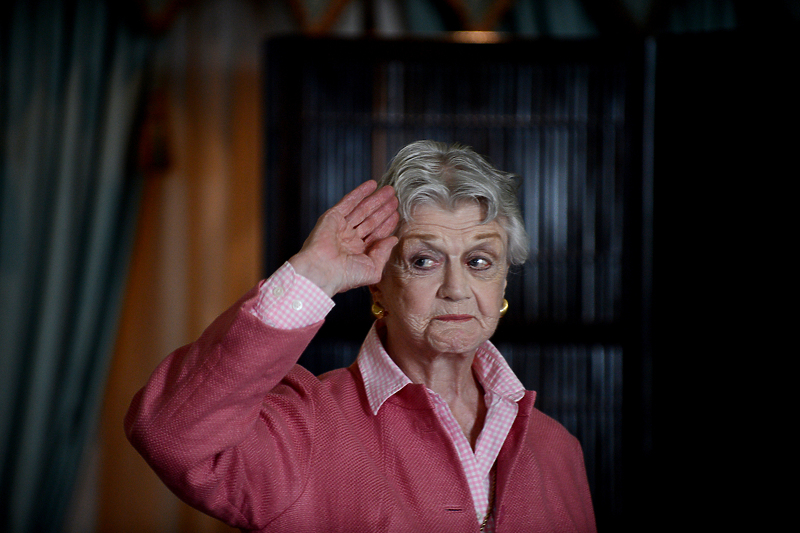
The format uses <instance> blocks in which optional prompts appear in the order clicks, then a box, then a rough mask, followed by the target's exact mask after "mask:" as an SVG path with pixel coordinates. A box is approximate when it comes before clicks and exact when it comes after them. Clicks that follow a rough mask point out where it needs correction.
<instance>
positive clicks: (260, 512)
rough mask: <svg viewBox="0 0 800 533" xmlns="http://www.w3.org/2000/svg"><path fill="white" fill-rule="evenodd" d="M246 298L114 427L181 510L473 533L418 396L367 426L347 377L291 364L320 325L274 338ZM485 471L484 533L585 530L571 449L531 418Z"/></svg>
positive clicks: (254, 520)
mask: <svg viewBox="0 0 800 533" xmlns="http://www.w3.org/2000/svg"><path fill="white" fill-rule="evenodd" d="M255 294H256V293H255V290H254V291H251V292H250V293H249V294H247V295H245V297H243V298H242V300H240V302H238V303H237V305H235V306H233V307H232V308H231V309H229V310H227V311H226V312H225V313H223V314H222V315H221V316H220V317H219V318H217V320H215V321H214V323H213V324H212V325H211V326H209V328H208V329H207V330H206V331H205V332H204V333H203V335H202V336H201V337H200V339H198V340H197V341H196V342H194V343H192V344H190V345H187V346H184V347H182V348H180V349H178V350H176V351H175V352H173V353H172V354H171V355H170V356H169V357H168V358H167V359H165V360H164V362H162V363H161V364H160V365H159V367H158V368H157V369H156V370H155V372H154V373H153V375H152V376H151V378H150V380H149V381H148V383H147V385H146V386H145V387H144V388H143V389H142V390H140V391H139V392H138V393H137V394H136V396H135V397H134V399H133V402H132V404H131V406H130V409H129V411H128V414H127V416H126V418H125V429H126V432H127V435H128V438H129V439H130V441H131V443H132V444H133V445H134V446H135V447H136V449H137V450H139V452H140V453H141V454H142V456H143V457H144V458H145V459H146V460H147V462H148V463H149V464H150V465H151V466H152V468H153V469H154V470H155V471H156V472H157V473H158V475H159V476H160V477H161V479H162V480H163V481H164V483H166V484H167V486H169V488H170V489H171V490H172V491H174V492H175V493H176V494H177V495H178V496H179V497H181V498H182V499H183V500H184V501H186V502H187V503H189V504H190V505H192V506H194V507H196V508H198V509H200V510H202V511H204V512H206V513H208V514H210V515H212V516H215V517H217V518H219V519H220V520H222V521H224V522H227V523H228V524H230V525H232V526H234V527H239V528H242V529H246V530H260V531H286V532H292V533H302V532H311V531H345V532H373V531H387V532H388V531H392V532H395V531H396V532H405V531H415V532H416V531H423V532H450V531H452V532H457V533H463V532H468V531H478V528H479V524H478V522H477V519H476V516H475V510H474V507H473V503H472V499H471V496H470V492H469V487H468V485H467V480H466V477H465V476H464V473H463V471H462V470H461V469H460V467H459V461H458V457H457V455H456V451H455V449H454V447H453V446H452V444H450V441H449V440H448V439H447V438H446V437H445V433H444V429H442V427H441V426H440V424H439V421H438V418H437V417H436V414H435V412H434V410H433V405H432V403H431V401H430V399H429V397H428V394H427V391H426V390H425V387H424V386H422V385H407V386H406V387H405V388H404V389H402V390H401V391H400V392H398V393H397V394H395V395H394V396H392V397H391V398H389V400H387V401H386V403H385V404H384V405H383V406H382V407H381V409H380V411H379V412H378V414H377V416H375V415H373V414H372V413H371V411H370V408H369V405H368V403H367V399H366V396H365V393H364V386H363V382H362V380H361V376H360V373H359V371H358V368H357V366H356V365H355V364H354V365H352V366H351V367H349V368H346V369H340V370H336V371H333V372H330V373H328V374H326V375H324V376H321V377H320V378H317V377H315V376H313V375H312V374H311V373H309V372H308V371H306V370H305V369H303V368H302V367H300V366H298V365H296V361H297V359H298V358H299V356H300V354H301V353H302V351H303V350H304V349H305V347H306V345H307V344H308V342H309V341H310V340H311V338H312V337H313V336H314V334H315V333H316V331H317V330H318V329H319V326H320V325H321V323H319V324H316V325H315V326H311V327H308V328H302V329H299V330H279V329H273V328H270V327H268V326H266V325H265V324H263V323H262V322H261V321H259V320H258V319H257V318H255V317H254V316H253V315H252V314H251V313H249V312H248V308H249V307H250V306H252V305H253V298H254V296H255ZM533 400H534V393H532V392H529V393H527V394H526V395H525V397H524V398H523V399H522V400H521V401H520V402H519V414H518V416H517V419H516V421H515V422H514V425H513V426H512V428H511V430H510V432H509V434H508V437H507V439H506V442H505V444H504V445H503V448H502V449H501V451H500V454H499V456H498V459H497V486H496V500H495V511H494V512H495V519H496V523H495V528H496V531H497V532H527V531H530V532H542V533H545V532H546V533H554V532H561V531H563V532H567V531H573V532H593V531H595V522H594V513H593V510H592V504H591V498H590V494H589V487H588V484H587V481H586V473H585V470H584V465H583V456H582V453H581V449H580V445H579V444H578V441H577V440H576V439H575V438H574V437H572V436H571V435H570V434H569V433H568V432H567V431H566V430H565V429H564V428H563V427H562V426H561V425H559V424H558V423H557V422H555V421H554V420H552V419H551V418H549V417H547V416H546V415H544V414H542V413H541V412H540V411H538V410H537V409H535V408H534V407H533Z"/></svg>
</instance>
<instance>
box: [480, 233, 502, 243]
mask: <svg viewBox="0 0 800 533" xmlns="http://www.w3.org/2000/svg"><path fill="white" fill-rule="evenodd" d="M490 239H497V240H499V241H502V240H503V237H502V236H501V235H500V234H499V233H497V232H496V231H492V232H490V233H479V234H477V235H475V237H473V240H476V241H486V240H490Z"/></svg>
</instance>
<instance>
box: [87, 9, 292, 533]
mask: <svg viewBox="0 0 800 533" xmlns="http://www.w3.org/2000/svg"><path fill="white" fill-rule="evenodd" d="M278 7H280V6H278ZM286 20H290V16H289V15H288V13H285V14H284V13H280V12H278V13H275V12H271V11H270V8H264V7H259V6H256V5H254V3H252V2H246V1H224V2H222V1H217V2H203V3H200V4H195V5H190V6H189V7H187V8H186V9H184V10H183V11H181V12H180V13H179V14H178V16H177V18H176V19H175V21H174V22H173V24H172V25H171V26H170V28H169V30H168V31H167V33H166V34H164V35H163V36H161V37H160V39H161V41H160V44H159V47H158V52H157V54H156V57H155V61H154V69H153V89H152V91H153V92H152V95H151V99H150V105H151V107H150V109H149V110H148V113H147V120H146V121H145V127H144V128H143V135H144V136H145V137H144V141H145V142H144V143H143V147H142V149H141V154H142V155H141V158H142V166H143V167H144V168H143V170H144V171H146V174H147V180H146V187H145V191H144V197H143V202H142V211H141V215H140V220H139V226H138V234H137V238H136V243H135V249H134V252H133V257H132V263H131V270H130V274H129V280H128V287H127V295H126V300H125V304H124V308H123V314H122V320H121V328H120V332H119V337H118V341H117V346H116V352H115V356H114V360H113V363H112V368H111V372H110V376H109V383H108V388H107V393H106V399H105V404H104V409H103V415H102V421H101V428H100V434H99V444H98V448H99V461H98V462H99V465H98V469H99V470H98V474H97V476H98V490H97V492H98V495H97V498H96V499H97V502H96V506H97V510H96V515H97V518H96V521H97V531H101V532H104V531H108V532H114V533H118V532H126V531H131V532H142V531H147V532H148V533H156V532H161V531H164V532H167V531H169V532H181V531H186V532H190V531H191V532H204V531H220V532H221V531H232V530H231V529H230V528H228V527H227V526H225V525H223V524H221V523H220V522H217V521H216V520H213V519H211V518H209V517H206V516H205V515H203V514H201V513H199V512H198V511H195V510H193V509H191V508H190V507H188V506H187V505H185V504H183V503H182V502H180V501H179V500H178V498H177V497H175V496H174V495H173V494H172V493H170V491H169V490H168V489H167V488H166V487H165V486H164V485H163V484H162V483H161V481H160V480H159V479H158V478H157V477H156V476H155V474H154V473H153V472H152V471H151V470H150V468H149V467H148V466H147V465H146V464H145V462H144V460H143V459H142V458H141V457H140V456H139V455H138V454H137V453H136V451H135V450H134V449H133V448H132V447H131V446H130V444H129V443H128V442H127V440H126V439H125V436H124V432H123V430H122V420H123V417H124V414H125V412H126V410H127V406H128V404H129V402H130V400H131V398H132V397H133V395H134V394H135V392H136V390H138V388H140V387H141V386H142V385H143V384H144V382H145V381H146V379H147V377H148V376H149V374H150V373H151V372H152V370H153V369H154V368H155V366H156V365H157V364H158V363H159V361H161V360H162V359H163V358H164V357H165V356H166V355H167V354H168V353H169V352H171V351H172V350H174V349H175V348H177V347H178V346H180V345H182V344H185V343H187V342H189V341H191V340H193V339H195V338H196V337H197V336H198V335H199V334H200V332H201V331H202V330H203V329H204V327H205V326H207V325H208V324H209V323H210V322H211V321H212V320H213V319H214V317H215V316H216V315H218V314H219V313H220V312H221V311H223V310H224V309H225V308H226V307H227V306H229V305H230V304H231V303H233V302H234V301H235V300H236V299H237V298H238V297H239V296H240V295H241V294H243V293H244V292H245V291H247V290H248V289H249V288H250V287H251V286H252V285H253V284H255V283H256V282H257V281H258V280H259V278H260V277H261V271H260V268H261V266H260V256H261V240H262V235H261V212H260V206H261V199H262V191H261V179H262V176H261V168H262V164H261V157H262V92H261V87H262V84H261V79H260V75H261V74H260V71H261V64H260V61H261V57H260V47H261V45H262V42H263V39H264V37H265V36H266V34H268V33H269V32H270V31H271V25H270V24H281V21H286ZM268 21H269V22H268Z"/></svg>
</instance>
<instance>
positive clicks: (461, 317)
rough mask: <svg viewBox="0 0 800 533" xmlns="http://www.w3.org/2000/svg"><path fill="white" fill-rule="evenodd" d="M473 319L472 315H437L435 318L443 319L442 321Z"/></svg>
mask: <svg viewBox="0 0 800 533" xmlns="http://www.w3.org/2000/svg"><path fill="white" fill-rule="evenodd" d="M471 319H472V315H439V316H437V317H435V320H441V321H442V322H466V321H467V320H471Z"/></svg>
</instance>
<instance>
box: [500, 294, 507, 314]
mask: <svg viewBox="0 0 800 533" xmlns="http://www.w3.org/2000/svg"><path fill="white" fill-rule="evenodd" d="M506 311H508V300H506V299H505V298H503V305H502V307H500V316H501V317H502V316H504V315H505V314H506Z"/></svg>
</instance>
